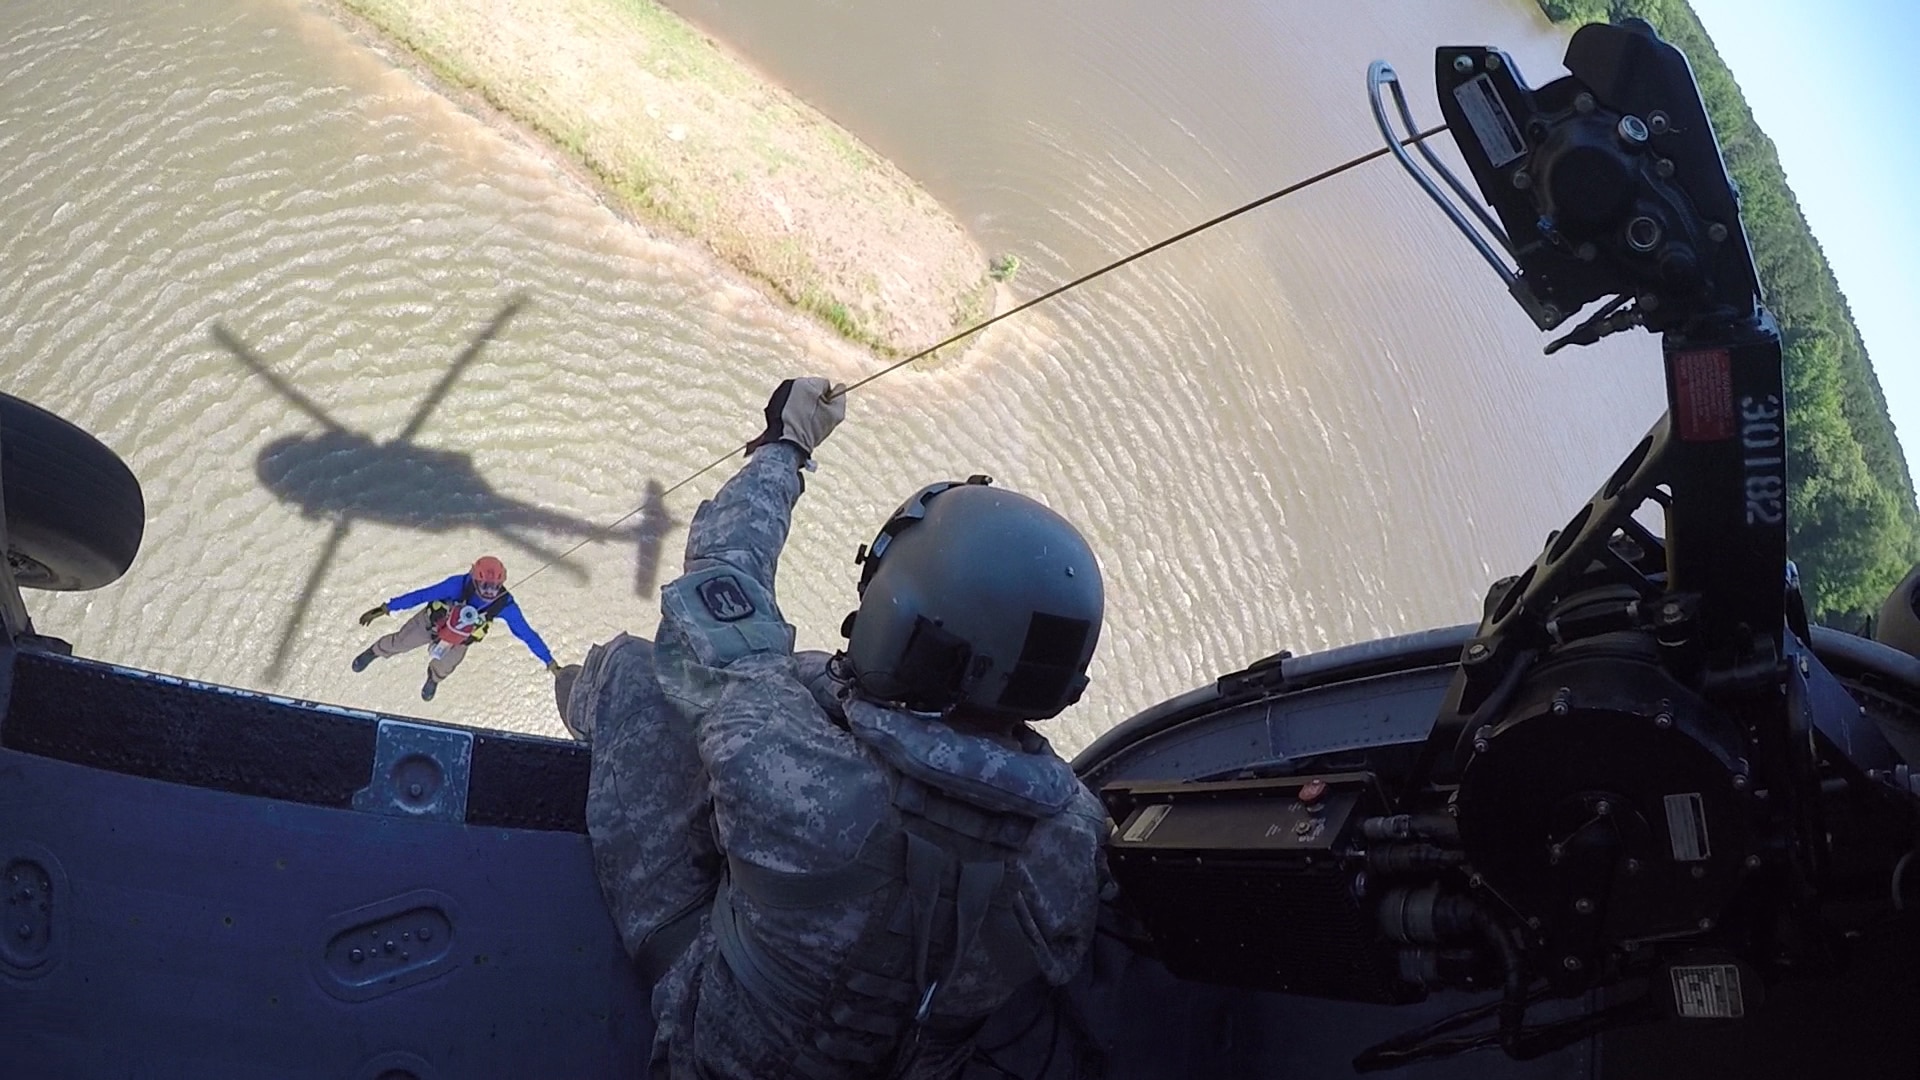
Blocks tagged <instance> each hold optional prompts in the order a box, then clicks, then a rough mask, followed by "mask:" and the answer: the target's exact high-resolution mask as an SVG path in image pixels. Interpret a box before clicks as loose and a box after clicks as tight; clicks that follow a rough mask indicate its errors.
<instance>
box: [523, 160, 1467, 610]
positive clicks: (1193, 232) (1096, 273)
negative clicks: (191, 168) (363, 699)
mask: <svg viewBox="0 0 1920 1080" xmlns="http://www.w3.org/2000/svg"><path fill="white" fill-rule="evenodd" d="M1445 130H1447V126H1446V125H1445V124H1436V125H1434V126H1433V127H1430V128H1428V129H1426V130H1425V131H1422V132H1418V133H1416V134H1413V135H1409V136H1407V137H1406V138H1404V139H1401V140H1399V143H1400V145H1401V146H1410V145H1412V144H1414V143H1417V142H1419V141H1421V140H1423V139H1427V138H1431V137H1432V136H1434V135H1437V134H1439V133H1440V132H1442V131H1445ZM1392 150H1393V148H1392V147H1390V146H1382V147H1378V148H1376V149H1373V150H1369V151H1367V152H1366V153H1364V154H1361V155H1360V156H1359V157H1356V158H1353V159H1352V160H1350V161H1344V162H1341V163H1340V164H1338V165H1335V166H1333V167H1332V168H1329V169H1322V170H1321V171H1319V172H1317V173H1314V174H1313V175H1312V176H1309V177H1307V178H1306V179H1304V180H1300V181H1297V182H1295V183H1292V184H1288V185H1287V186H1286V187H1283V188H1281V189H1279V190H1278V191H1273V192H1269V193H1268V194H1266V195H1262V196H1261V197H1259V198H1257V199H1255V200H1253V201H1252V202H1250V203H1246V204H1244V205H1241V206H1237V207H1235V208H1233V209H1232V210H1229V211H1227V212H1226V213H1224V214H1219V215H1217V216H1215V217H1211V218H1208V219H1207V220H1205V221H1203V222H1201V223H1200V224H1198V225H1194V226H1192V227H1190V228H1187V229H1183V230H1181V231H1180V232H1177V233H1175V234H1173V235H1172V236H1169V237H1167V238H1166V239H1164V240H1160V241H1158V242H1156V243H1152V244H1149V245H1147V246H1146V247H1143V248H1141V249H1139V250H1138V251H1135V252H1133V253H1132V254H1130V255H1126V256H1123V257H1122V258H1119V259H1115V260H1114V261H1113V262H1110V263H1108V264H1106V265H1105V266H1102V267H1100V268H1099V269H1097V270H1092V271H1089V272H1087V273H1085V274H1082V275H1080V276H1079V277H1077V278H1074V279H1073V280H1072V281H1069V282H1067V283H1065V284H1063V285H1056V286H1054V287H1053V288H1051V289H1048V290H1047V291H1046V292H1043V293H1041V294H1040V295H1038V296H1035V297H1033V298H1032V299H1029V300H1026V301H1023V302H1021V303H1019V304H1015V305H1014V306H1013V307H1010V308H1008V309H1007V310H1005V311H1003V312H1001V313H1000V314H998V315H995V316H993V317H992V318H989V319H986V320H985V321H983V322H979V323H976V324H974V325H973V326H969V327H967V328H966V329H964V330H960V331H958V332H956V333H954V334H952V335H951V336H949V337H947V338H946V339H944V340H942V341H940V342H938V343H936V344H933V345H929V346H927V347H926V348H924V349H921V350H920V351H919V352H917V353H914V354H913V355H912V356H909V357H907V358H906V359H904V360H896V361H894V362H893V363H891V364H888V365H887V366H886V367H883V368H881V369H880V370H879V371H876V372H874V373H873V374H871V375H868V376H867V377H866V378H863V379H860V380H859V381H857V382H854V383H851V384H849V385H847V386H845V387H843V388H841V389H840V390H839V391H838V394H837V395H835V396H842V397H844V396H845V395H847V394H851V393H853V392H854V391H855V390H858V389H860V388H861V387H863V386H865V385H867V384H868V383H870V382H872V381H874V380H875V379H879V378H882V377H884V376H887V375H891V374H893V373H894V372H896V371H898V370H900V369H901V368H903V367H906V366H907V365H908V364H911V363H914V362H915V361H917V360H924V359H926V358H927V357H928V356H931V355H933V354H934V353H936V352H939V351H940V350H941V349H944V348H946V347H947V346H949V345H952V344H953V343H955V342H957V341H962V340H965V339H966V338H969V337H972V336H973V335H975V334H977V333H979V332H980V331H982V330H985V329H986V328H987V327H989V326H992V325H993V324H994V323H997V322H999V321H1000V320H1002V319H1010V318H1012V317H1013V316H1015V315H1018V314H1020V313H1021V312H1023V311H1025V310H1027V309H1028V308H1031V307H1036V306H1038V305H1040V304H1043V303H1046V302H1047V301H1048V300H1051V299H1053V298H1054V297H1056V296H1059V295H1061V294H1062V293H1066V292H1070V291H1072V290H1074V289H1077V288H1079V287H1080V286H1082V285H1085V284H1086V283H1087V282H1089V281H1092V280H1094V279H1095V278H1098V277H1104V276H1106V275H1107V274H1111V273H1113V272H1114V271H1115V270H1118V269H1120V268H1121V267H1123V266H1126V265H1127V264H1128V263H1131V262H1134V261H1136V260H1138V259H1144V258H1146V257H1147V256H1149V255H1151V254H1153V253H1154V252H1156V251H1159V250H1161V249H1163V248H1167V247H1171V246H1173V245H1174V244H1177V243H1179V242H1180V241H1182V240H1185V239H1188V238H1189V237H1192V236H1197V235H1199V234H1200V233H1203V232H1206V231H1207V230H1208V229H1211V228H1213V227H1214V226H1216V225H1223V224H1225V223H1227V222H1229V221H1232V220H1233V219H1234V218H1237V217H1239V216H1240V215H1242V214H1245V213H1248V212H1250V211H1253V210H1258V209H1259V208H1261V207H1262V206H1265V205H1267V204H1268V203H1270V202H1273V201H1275V200H1276V199H1284V198H1286V197H1287V196H1288V195H1292V194H1293V193H1294V192H1296V191H1304V190H1305V189H1307V188H1310V187H1312V186H1313V185H1315V184H1317V183H1319V182H1320V181H1322V180H1330V179H1332V178H1334V177H1336V176H1339V175H1340V174H1341V173H1343V172H1346V171H1348V170H1349V169H1353V168H1357V167H1359V166H1361V165H1364V164H1366V163H1367V162H1369V161H1372V160H1373V159H1375V158H1378V157H1384V156H1386V155H1387V154H1389V153H1391V152H1392ZM747 446H748V444H747V443H741V444H740V445H739V446H736V447H734V448H733V449H731V450H729V451H727V452H726V453H724V454H721V455H720V456H719V457H717V458H714V459H713V460H712V461H710V462H708V463H707V464H705V465H702V466H701V467H700V468H699V469H697V470H695V471H694V472H692V473H690V474H689V475H687V476H686V477H685V478H684V479H682V480H680V481H679V482H678V483H676V484H674V485H673V486H672V487H669V488H667V489H666V490H665V491H663V492H661V493H660V495H659V498H660V499H665V498H666V497H667V496H668V495H671V494H673V493H674V492H676V491H679V490H680V489H681V488H683V487H686V486H687V485H688V484H691V483H693V482H694V481H695V480H698V479H699V478H700V477H702V476H705V475H706V474H708V473H710V472H712V471H713V470H714V469H717V468H719V467H720V465H721V463H722V462H724V461H726V460H727V459H728V458H731V457H732V456H734V455H735V454H738V453H740V452H742V451H743V450H745V449H746V448H747ZM646 507H647V503H641V504H640V505H639V506H636V507H634V508H633V509H632V510H629V511H627V512H626V513H625V514H623V515H621V517H620V518H619V520H617V521H614V522H612V523H611V524H608V525H604V526H602V527H601V528H600V529H598V530H597V531H595V532H594V533H593V534H592V535H590V536H588V537H587V538H586V539H585V540H582V541H580V542H579V543H577V544H575V545H573V546H572V547H570V548H568V549H567V550H565V551H563V552H561V553H560V554H559V555H557V556H555V557H554V558H552V559H549V560H548V561H546V562H544V563H542V564H540V566H538V567H537V568H535V569H534V570H533V572H532V573H530V574H528V575H527V576H526V577H523V578H521V579H520V580H519V581H518V582H516V583H515V584H517V585H524V584H526V583H527V582H528V581H530V580H532V579H533V578H534V577H535V576H536V575H538V574H539V573H540V572H541V571H542V570H545V569H546V568H547V567H549V566H552V565H553V564H555V563H557V562H562V561H564V560H565V559H566V558H567V556H569V555H572V554H573V553H574V552H576V551H579V550H580V549H581V548H583V547H586V546H587V545H588V544H591V543H593V542H595V541H596V540H599V539H600V538H601V537H603V536H605V535H606V534H607V533H610V532H612V531H613V530H615V529H617V528H619V527H620V526H621V525H622V524H624V523H625V522H626V521H627V519H628V518H631V517H633V516H634V515H635V514H638V513H639V512H640V511H642V510H644V509H646Z"/></svg>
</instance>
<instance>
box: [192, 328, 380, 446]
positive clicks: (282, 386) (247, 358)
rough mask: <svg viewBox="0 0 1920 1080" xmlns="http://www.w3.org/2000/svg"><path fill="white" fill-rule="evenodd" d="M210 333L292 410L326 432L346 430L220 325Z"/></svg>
mask: <svg viewBox="0 0 1920 1080" xmlns="http://www.w3.org/2000/svg"><path fill="white" fill-rule="evenodd" d="M212 333H213V340H215V341H217V342H219V343H220V347H221V348H223V349H225V350H227V351H228V352H230V353H232V354H233V356H234V359H236V360H238V361H240V362H241V363H242V364H245V365H246V366H247V369H248V370H249V371H252V372H253V373H254V374H255V375H258V376H260V377H261V378H263V379H265V380H267V385H268V386H271V387H273V389H274V390H275V391H276V392H277V393H279V395H280V396H281V397H283V398H286V399H287V400H288V401H289V402H291V403H292V404H293V407H294V408H296V409H299V410H300V411H301V412H303V413H306V414H307V415H308V416H310V417H312V418H313V419H314V420H316V421H318V422H319V423H320V424H322V425H324V426H325V427H326V429H327V430H328V431H332V432H344V431H346V430H347V429H346V428H345V427H343V426H341V424H340V423H339V421H337V420H335V419H334V418H333V417H331V416H329V415H327V411H326V410H325V409H323V408H321V407H320V406H319V405H318V404H317V403H316V402H315V401H314V400H313V399H312V398H309V397H308V396H307V395H305V394H303V393H301V392H300V391H298V390H296V389H294V387H293V384H292V383H290V382H288V381H287V380H285V379H283V378H281V377H280V376H279V375H277V374H275V373H274V371H273V369H272V368H269V367H268V366H267V364H266V361H264V360H262V359H260V358H259V357H258V356H255V355H254V354H253V350H251V349H249V348H247V346H246V345H245V344H244V343H243V342H241V340H240V339H239V338H237V337H234V336H233V332H232V331H231V330H228V329H227V328H226V327H225V326H223V325H221V324H220V323H214V324H213V327H212Z"/></svg>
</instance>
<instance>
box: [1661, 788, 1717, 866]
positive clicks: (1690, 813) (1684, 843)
mask: <svg viewBox="0 0 1920 1080" xmlns="http://www.w3.org/2000/svg"><path fill="white" fill-rule="evenodd" d="M1666 804H1667V839H1668V840H1669V841H1671V842H1672V844H1673V861H1674V862H1705V861H1707V859H1708V858H1710V857H1711V856H1712V855H1713V849H1712V848H1711V847H1710V846H1709V845H1708V844H1707V807H1706V804H1705V803H1704V802H1702V801H1701V799H1700V793H1699V792H1697V791H1689V792H1687V793H1686V794H1684V795H1669V796H1667V798H1666Z"/></svg>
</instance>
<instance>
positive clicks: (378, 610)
mask: <svg viewBox="0 0 1920 1080" xmlns="http://www.w3.org/2000/svg"><path fill="white" fill-rule="evenodd" d="M385 614H387V605H385V604H381V605H380V606H379V607H372V608H368V609H367V610H366V611H364V612H362V613H361V615H360V625H361V626H372V625H373V620H375V619H378V618H380V617H381V616H383V615H385Z"/></svg>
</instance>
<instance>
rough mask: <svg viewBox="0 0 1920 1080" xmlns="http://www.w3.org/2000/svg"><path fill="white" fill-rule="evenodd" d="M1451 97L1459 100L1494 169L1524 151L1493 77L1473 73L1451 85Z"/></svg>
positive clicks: (1522, 143) (1461, 108) (1517, 128)
mask: <svg viewBox="0 0 1920 1080" xmlns="http://www.w3.org/2000/svg"><path fill="white" fill-rule="evenodd" d="M1453 98H1454V100H1455V101H1458V102H1459V103H1460V111H1461V112H1463V113H1466V114H1467V123H1468V124H1470V125H1472V127H1473V134H1474V135H1475V137H1477V138H1478V139H1479V140H1480V149H1482V150H1485V151H1486V152H1487V160H1489V161H1491V162H1493V167H1494V168H1496V169H1497V168H1499V167H1500V166H1502V165H1505V164H1506V163H1507V162H1509V161H1512V160H1513V159H1515V158H1517V157H1519V156H1520V155H1522V154H1524V153H1526V152H1527V144H1526V143H1525V142H1523V141H1522V140H1521V138H1520V128H1519V127H1518V126H1517V125H1516V124H1514V122H1513V116H1512V114H1510V113H1508V112H1507V105H1506V102H1504V101H1501V100H1500V91H1498V90H1495V89H1494V88H1493V80H1492V79H1489V78H1487V77H1486V76H1485V75H1475V76H1474V77H1473V78H1471V79H1468V80H1467V81H1466V82H1463V83H1461V84H1460V85H1459V86H1456V87H1454V88H1453Z"/></svg>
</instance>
